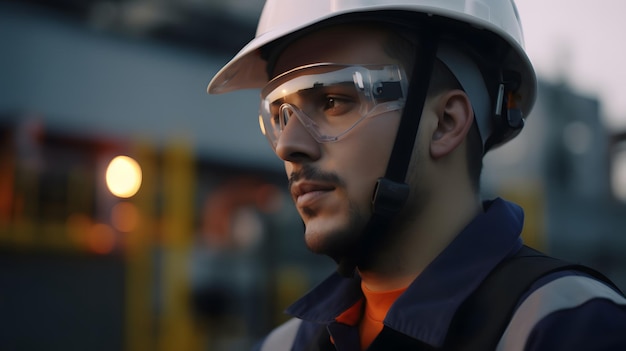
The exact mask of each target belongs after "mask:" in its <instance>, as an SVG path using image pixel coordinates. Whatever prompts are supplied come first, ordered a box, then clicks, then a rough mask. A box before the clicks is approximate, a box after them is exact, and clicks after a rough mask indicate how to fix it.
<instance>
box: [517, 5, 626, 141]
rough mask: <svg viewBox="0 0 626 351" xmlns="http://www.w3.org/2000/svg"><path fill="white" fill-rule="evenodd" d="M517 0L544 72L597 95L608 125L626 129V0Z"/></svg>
mask: <svg viewBox="0 0 626 351" xmlns="http://www.w3.org/2000/svg"><path fill="white" fill-rule="evenodd" d="M516 3H517V7H518V10H519V13H520V17H521V18H522V25H523V27H524V33H525V38H526V49H527V51H528V54H529V56H530V59H531V61H532V62H533V64H534V65H535V69H536V70H537V73H538V74H539V76H540V77H541V78H543V79H547V80H550V81H556V80H559V79H565V80H566V81H567V82H569V83H571V85H573V86H574V88H575V89H576V90H577V91H579V92H581V93H583V94H585V95H590V96H595V97H597V98H598V99H599V100H600V102H601V105H602V114H603V115H604V117H605V118H606V119H605V122H606V124H607V126H608V127H612V128H619V129H621V130H623V129H626V38H625V37H626V18H625V17H624V13H625V12H626V1H624V0H593V1H591V0H586V1H582V0H516Z"/></svg>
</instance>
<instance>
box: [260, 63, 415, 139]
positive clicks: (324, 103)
mask: <svg viewBox="0 0 626 351" xmlns="http://www.w3.org/2000/svg"><path fill="white" fill-rule="evenodd" d="M406 92H407V79H406V76H405V73H404V71H403V70H402V69H401V68H400V67H398V66H397V65H340V64H333V63H321V64H312V65H306V66H302V67H298V68H295V69H293V70H290V71H288V72H285V73H283V74H281V75H279V76H277V77H276V78H274V79H272V80H271V81H270V82H268V83H267V85H266V86H265V87H264V88H263V89H262V90H261V107H260V113H259V123H260V125H261V131H262V132H263V134H264V135H265V136H266V137H267V139H268V140H269V142H270V144H271V145H272V147H273V148H274V149H276V145H277V144H278V140H279V139H280V136H281V133H282V132H283V130H284V129H285V128H286V126H287V124H288V123H289V121H290V119H291V118H293V117H296V118H297V119H298V120H299V122H300V123H301V124H302V125H303V126H304V127H305V128H306V130H307V131H308V132H309V134H311V136H312V137H313V138H314V139H315V140H316V141H317V142H319V143H328V142H333V141H337V140H339V139H341V138H342V137H344V136H345V135H346V134H348V133H349V132H350V131H351V130H352V129H354V127H356V126H357V125H358V124H359V123H361V122H362V121H363V120H365V119H366V118H370V117H375V116H379V115H381V114H384V113H385V112H389V111H394V110H399V109H401V108H403V107H404V103H405V97H406Z"/></svg>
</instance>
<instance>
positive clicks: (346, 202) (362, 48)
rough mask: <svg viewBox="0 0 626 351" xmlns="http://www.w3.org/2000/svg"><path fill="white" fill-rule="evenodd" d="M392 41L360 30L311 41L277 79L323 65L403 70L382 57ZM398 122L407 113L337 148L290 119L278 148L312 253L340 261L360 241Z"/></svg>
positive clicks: (299, 46) (283, 61)
mask: <svg viewBox="0 0 626 351" xmlns="http://www.w3.org/2000/svg"><path fill="white" fill-rule="evenodd" d="M386 35H387V34H386V33H384V32H382V31H380V30H376V29H368V28H364V27H360V26H359V27H356V26H341V27H333V28H329V29H326V30H323V31H319V32H316V33H313V34H310V35H307V36H305V37H303V38H301V39H299V40H297V41H296V42H294V43H293V44H291V45H289V46H288V47H287V48H286V49H285V50H284V51H283V52H282V53H281V55H280V57H279V58H278V60H277V62H276V66H275V70H274V74H275V76H277V75H280V74H281V73H283V72H287V71H289V70H292V69H294V68H297V67H301V66H304V65H308V64H314V63H324V62H329V63H338V64H399V63H398V61H397V60H395V59H392V58H391V57H389V56H388V55H387V54H386V53H385V51H384V50H383V43H384V42H385V40H386V39H385V38H386ZM327 101H328V103H330V104H337V103H339V104H341V102H337V101H333V100H327ZM293 103H294V104H303V103H306V102H303V101H296V102H293ZM333 106H336V105H333ZM399 121H400V111H398V110H396V111H391V112H386V113H383V114H381V115H379V116H376V117H372V118H367V119H365V120H363V122H361V123H360V124H358V125H357V126H356V127H355V128H354V129H353V130H352V131H351V132H350V133H348V134H347V135H345V136H344V137H343V138H341V139H340V140H338V141H334V142H327V143H319V142H317V141H316V140H315V139H314V138H313V137H312V136H311V135H310V134H309V133H308V132H307V130H306V129H305V128H304V127H303V125H302V123H301V122H300V120H298V119H297V118H289V122H288V123H287V125H286V126H285V127H284V130H283V131H282V134H281V135H280V138H279V139H278V141H277V143H276V154H277V155H278V156H279V157H280V158H281V159H282V160H284V162H285V169H286V172H287V176H288V177H289V180H290V182H289V187H290V191H291V194H292V197H293V200H294V203H295V205H296V208H297V210H298V212H299V213H300V216H301V217H302V219H303V221H304V224H305V227H306V229H305V241H306V243H307V246H308V247H309V248H310V249H311V250H312V251H313V252H316V253H321V254H326V255H329V256H331V257H341V256H342V255H344V254H345V253H346V250H350V249H352V248H353V247H354V244H355V243H356V242H357V241H358V238H359V234H360V233H361V231H362V230H363V228H364V226H365V224H366V222H367V220H368V219H369V217H370V214H371V198H372V193H373V190H374V186H375V184H376V180H377V179H378V178H380V177H382V176H384V173H385V170H386V167H387V161H388V159H389V155H390V153H391V149H392V147H393V142H394V139H395V135H396V131H397V128H398V124H399Z"/></svg>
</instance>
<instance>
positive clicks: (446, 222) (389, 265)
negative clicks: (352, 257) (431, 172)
mask: <svg viewBox="0 0 626 351" xmlns="http://www.w3.org/2000/svg"><path fill="white" fill-rule="evenodd" d="M457 195H459V194H458V193H457ZM465 195H469V196H456V199H455V201H436V200H434V201H432V202H431V203H429V205H428V206H427V207H426V208H423V209H422V210H421V212H420V215H419V216H415V219H413V220H411V221H406V222H404V223H403V227H402V228H400V229H399V228H396V229H393V228H392V231H391V233H392V235H394V239H395V240H394V241H393V242H390V243H389V245H388V246H387V247H386V248H385V250H383V252H380V253H379V254H378V256H377V257H376V259H375V262H374V264H372V265H371V266H370V267H368V269H366V270H361V269H359V274H360V275H361V279H362V280H363V284H364V285H365V286H366V287H367V288H368V289H370V290H372V291H390V290H396V289H400V288H405V287H407V286H408V285H409V284H411V282H413V281H414V280H415V278H417V277H418V276H419V275H420V274H421V272H422V271H423V270H424V269H425V268H426V266H428V265H429V264H430V262H432V261H433V260H434V259H435V258H436V257H437V256H438V255H439V254H440V253H441V252H442V251H443V250H444V249H445V248H446V246H448V244H450V242H452V240H454V238H455V237H456V236H457V235H458V234H459V233H460V232H461V231H462V230H463V228H465V226H467V225H468V224H469V223H470V222H471V221H472V219H473V218H474V217H475V216H476V215H478V214H479V213H480V212H482V204H481V202H480V200H479V198H478V196H477V195H474V194H465Z"/></svg>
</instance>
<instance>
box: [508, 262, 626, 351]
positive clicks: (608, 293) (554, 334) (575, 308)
mask: <svg viewBox="0 0 626 351" xmlns="http://www.w3.org/2000/svg"><path fill="white" fill-rule="evenodd" d="M531 290H532V291H531V292H530V294H528V295H527V296H526V297H525V298H524V299H523V301H522V302H521V303H520V305H519V307H518V308H517V309H516V311H515V313H514V315H513V317H512V318H511V320H510V322H509V325H508V326H507V328H506V330H505V332H504V334H503V336H502V339H501V340H500V343H499V345H498V348H497V350H507V351H509V350H526V349H534V348H532V347H531V346H530V345H531V344H535V345H536V346H537V349H555V350H557V349H566V348H551V347H556V345H566V344H570V343H572V345H576V342H592V343H594V344H597V342H598V341H599V340H601V339H604V341H606V340H607V339H610V340H612V342H616V343H617V344H615V345H620V346H626V336H625V335H623V332H622V330H626V329H624V328H626V298H624V296H623V295H622V294H621V293H620V292H618V291H617V290H615V289H614V288H613V287H611V286H609V285H608V284H607V283H605V282H604V281H600V280H598V279H597V278H596V277H593V276H590V275H587V274H584V273H580V272H576V271H565V272H560V273H556V274H551V275H549V276H546V277H544V278H543V279H541V281H539V282H537V284H535V285H534V287H533V289H531ZM600 329H601V330H600ZM611 333H612V334H611ZM566 340H567V341H566ZM577 340H580V341H577ZM553 343H554V344H555V345H552V344H553ZM524 345H526V346H524ZM548 345H552V346H548ZM578 346H581V345H578ZM546 347H547V348H546ZM575 348H577V347H575Z"/></svg>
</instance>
